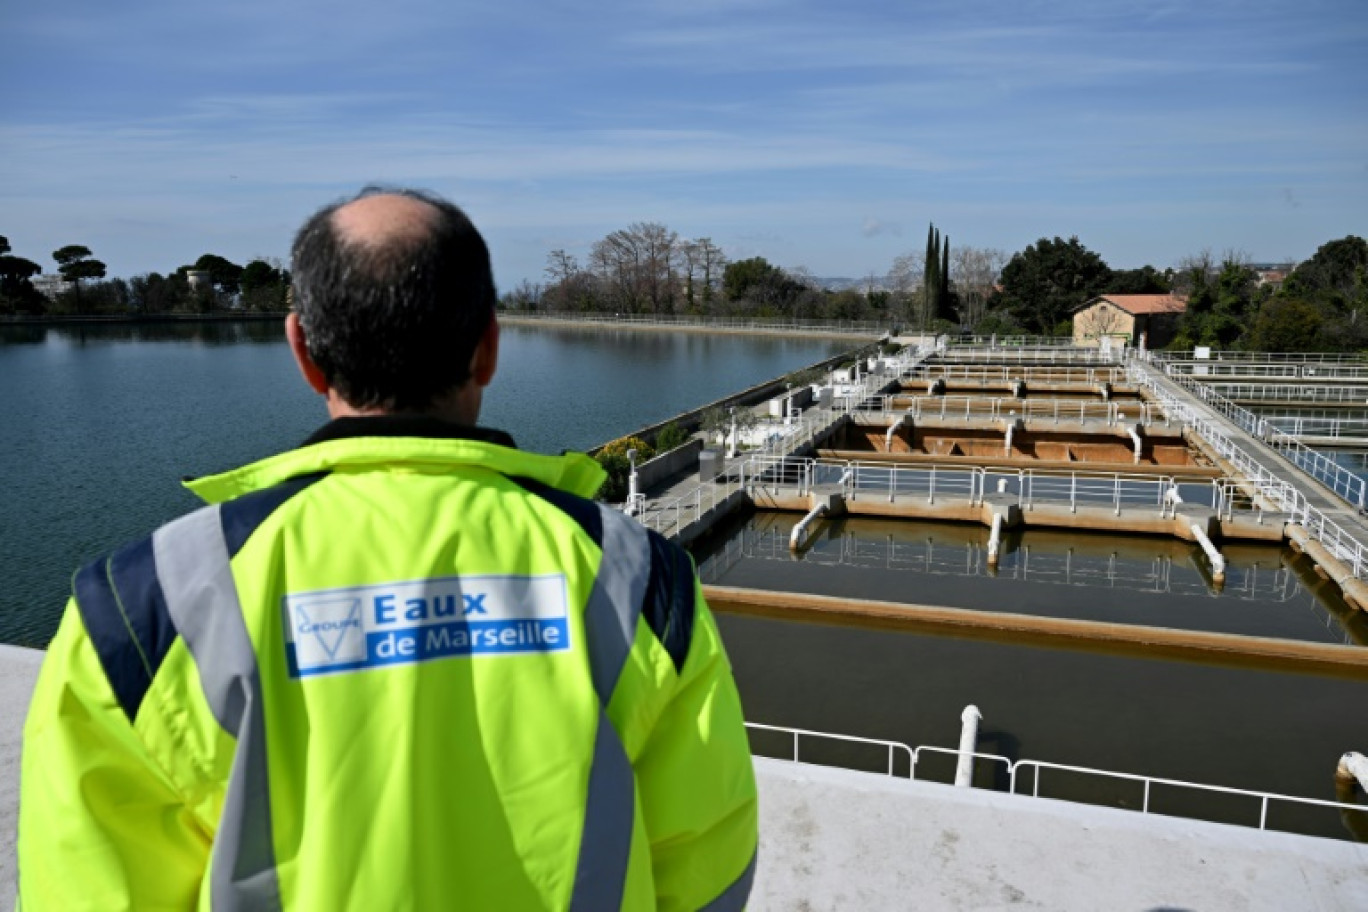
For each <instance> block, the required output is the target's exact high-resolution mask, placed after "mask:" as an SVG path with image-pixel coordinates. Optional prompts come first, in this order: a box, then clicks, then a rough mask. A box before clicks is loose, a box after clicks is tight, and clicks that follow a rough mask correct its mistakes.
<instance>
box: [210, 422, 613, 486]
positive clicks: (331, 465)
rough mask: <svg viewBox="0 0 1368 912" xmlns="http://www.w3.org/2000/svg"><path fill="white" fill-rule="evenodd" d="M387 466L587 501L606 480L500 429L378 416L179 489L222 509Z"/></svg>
mask: <svg viewBox="0 0 1368 912" xmlns="http://www.w3.org/2000/svg"><path fill="white" fill-rule="evenodd" d="M393 467H405V468H407V469H409V470H419V471H422V470H427V471H434V472H442V471H449V470H452V469H456V468H466V469H485V470H488V471H491V472H497V473H499V474H501V475H508V476H518V477H520V478H530V479H532V480H534V481H539V482H541V483H543V484H546V485H550V486H551V487H553V488H558V489H560V490H562V491H567V492H569V493H571V494H576V495H578V496H580V497H593V496H594V494H595V493H596V492H597V491H598V489H599V488H600V487H601V486H602V485H603V481H604V479H605V478H607V473H606V472H604V470H603V468H602V467H601V466H600V465H599V464H598V463H597V462H595V461H594V460H593V459H590V458H589V457H588V456H586V455H584V454H583V453H564V454H562V455H560V456H547V455H544V454H542V453H528V452H524V451H522V450H519V449H517V448H516V447H514V445H513V438H512V437H510V436H508V435H507V434H505V433H504V432H503V431H497V430H492V429H488V428H478V427H468V426H463V425H457V424H451V423H449V422H444V421H438V420H436V419H432V418H410V417H402V416H381V417H365V418H339V419H335V420H333V421H330V422H328V423H327V424H326V425H324V426H323V427H322V428H320V429H319V430H318V431H316V432H315V433H314V434H313V435H311V436H310V437H309V439H308V440H306V441H305V442H304V445H303V446H301V447H299V448H298V449H295V450H289V451H287V452H284V453H280V454H278V455H276V456H271V457H268V458H266V459H262V460H260V461H258V462H254V463H251V464H249V465H245V466H242V467H241V468H237V469H233V470H231V471H228V472H222V473H220V474H217V475H206V476H204V477H202V478H195V479H188V480H186V482H185V486H186V487H187V488H189V489H190V490H191V491H193V492H194V493H195V494H197V495H198V496H199V497H201V498H202V499H204V500H205V501H206V502H208V503H211V504H212V503H222V502H224V501H227V500H232V499H233V498H235V497H240V496H242V495H243V494H249V493H251V492H253V491H260V490H263V489H265V488H269V487H273V486H275V485H278V484H280V483H281V482H283V481H287V480H288V479H291V478H295V477H297V476H299V475H307V474H310V473H314V472H332V471H337V470H346V471H350V472H363V471H372V470H379V471H384V470H386V469H388V468H393Z"/></svg>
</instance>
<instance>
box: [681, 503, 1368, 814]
mask: <svg viewBox="0 0 1368 912" xmlns="http://www.w3.org/2000/svg"><path fill="white" fill-rule="evenodd" d="M800 519H801V516H800V515H799V514H796V513H769V512H756V513H752V514H751V515H749V516H746V517H743V518H740V519H737V520H734V521H733V522H731V523H729V524H728V525H727V526H726V527H724V528H720V529H718V530H717V532H716V533H715V534H714V535H713V536H711V537H709V538H706V539H703V540H701V541H700V542H699V543H698V545H697V546H696V547H695V549H694V550H695V553H696V555H697V556H698V557H699V561H700V575H701V577H702V578H703V581H704V583H706V584H715V585H721V586H733V587H746V588H756V589H764V590H770V591H780V592H800V593H809V594H815V595H837V596H841V597H843V598H861V599H875V600H881V601H889V602H901V603H908V604H925V605H944V606H952V607H962V608H969V609H975V610H991V611H1006V612H1014V613H1024V614H1033V615H1037V616H1043V617H1060V618H1076V619H1082V620H1104V621H1110V622H1115V623H1122V624H1130V625H1137V626H1146V625H1152V626H1155V627H1165V628H1169V629H1187V630H1197V631H1213V632H1229V633H1235V634H1239V635H1243V636H1260V637H1273V638H1284V639H1291V640H1297V641H1302V642H1309V643H1336V644H1342V643H1347V642H1349V643H1352V642H1355V641H1359V642H1362V640H1361V639H1358V638H1361V637H1363V636H1364V630H1363V614H1362V613H1361V612H1356V611H1352V610H1350V609H1349V608H1347V606H1345V605H1344V603H1343V601H1342V600H1341V599H1339V597H1338V595H1337V594H1336V593H1335V592H1334V587H1333V586H1326V585H1325V581H1324V580H1322V579H1321V578H1320V577H1319V576H1317V575H1316V573H1315V572H1314V569H1313V567H1312V565H1311V563H1310V561H1308V560H1307V559H1306V558H1305V557H1304V556H1302V555H1298V554H1295V553H1294V552H1293V551H1291V549H1288V548H1286V547H1285V546H1283V545H1277V544H1258V543H1242V544H1239V545H1233V546H1230V547H1228V548H1227V549H1226V556H1227V559H1228V561H1229V566H1228V568H1227V581H1226V584H1225V586H1224V587H1223V588H1220V589H1218V588H1217V587H1214V586H1213V585H1211V582H1210V578H1209V568H1208V567H1207V566H1206V565H1205V561H1204V558H1203V556H1202V555H1201V552H1200V549H1199V548H1197V547H1196V546H1195V545H1193V544H1192V543H1190V542H1183V541H1179V540H1176V539H1172V538H1168V537H1158V536H1119V535H1103V534H1097V533H1081V532H1069V533H1067V534H1066V533H1061V532H1057V531H1051V530H1031V529H1028V530H1026V531H1024V532H1018V533H1016V534H1015V535H1013V536H1012V537H1010V538H1009V540H1008V542H1007V547H1006V548H1005V550H1004V554H1003V556H1002V560H1001V562H1000V564H999V566H998V568H997V571H996V573H994V572H992V571H990V570H989V568H988V567H987V564H986V560H985V546H986V542H987V538H988V530H987V529H985V528H984V527H982V526H980V525H976V524H975V525H967V524H952V523H934V522H917V521H911V520H873V519H866V518H850V517H847V518H843V519H841V520H839V521H835V522H832V523H829V524H824V525H823V527H822V528H821V530H820V532H819V534H818V535H817V536H815V537H814V538H813V539H812V540H811V542H810V545H809V547H808V548H806V549H805V550H804V551H803V552H802V553H801V554H800V555H798V556H797V557H795V556H794V555H792V554H791V553H790V551H789V548H788V540H789V533H790V530H791V529H792V527H793V525H794V524H795V523H797V522H798V521H799V520H800ZM1346 621H1347V623H1348V627H1347V628H1346V626H1345V622H1346ZM718 623H719V626H720V627H721V629H722V632H723V636H724V637H725V639H726V643H727V649H728V651H729V653H730V655H731V657H732V662H733V665H734V668H735V671H736V676H737V683H738V686H739V688H740V690H741V696H742V700H743V703H744V706H745V711H746V716H747V718H748V719H750V720H754V721H758V722H764V723H766V724H769V725H776V726H784V727H790V728H799V729H807V730H813V731H821V732H832V733H837V734H842V735H853V736H858V737H863V738H874V739H883V740H891V741H897V742H901V743H904V744H907V745H909V746H911V747H913V748H915V747H917V746H919V745H931V746H938V747H953V746H954V745H955V744H956V743H957V739H958V737H959V731H960V710H961V709H963V707H964V706H965V705H966V704H969V703H973V704H975V705H977V706H978V707H979V709H980V710H981V711H982V712H983V717H984V721H983V723H982V726H981V727H980V731H979V742H978V750H979V751H980V752H982V753H988V754H997V755H1001V756H1005V757H1008V758H1009V759H1011V760H1013V761H1016V760H1021V759H1028V760H1035V761H1044V762H1047V763H1058V764H1065V765H1071V766H1082V767H1091V768H1095V769H1101V770H1112V771H1118V772H1123V773H1128V774H1134V775H1142V776H1151V777H1160V778H1168V779H1178V780H1185V781H1190V782H1199V783H1217V784H1220V785H1222V786H1225V787H1229V788H1242V789H1248V790H1253V791H1266V792H1275V793H1280V794H1288V795H1299V796H1306V797H1313V798H1321V799H1325V800H1334V799H1335V793H1334V788H1333V782H1332V773H1333V772H1334V769H1335V764H1336V762H1337V760H1338V758H1339V756H1340V755H1341V754H1342V753H1344V752H1345V751H1346V750H1357V749H1361V748H1362V746H1363V741H1362V738H1363V725H1362V707H1363V706H1364V705H1366V704H1368V681H1365V680H1362V679H1358V680H1354V679H1349V678H1343V677H1338V676H1335V675H1319V674H1308V673H1295V672H1289V671H1286V670H1282V669H1279V668H1277V667H1276V666H1275V665H1274V664H1273V663H1261V662H1259V661H1231V662H1195V661H1188V660H1182V659H1174V658H1169V657H1164V656H1162V655H1155V654H1145V653H1144V652H1143V651H1142V650H1127V649H1108V648H1081V647H1070V646H1067V645H1061V644H1060V643H1058V642H1055V643H1049V642H1043V641H1028V640H1025V639H1023V638H1019V637H1011V636H993V635H965V636H943V635H930V634H923V633H919V632H916V631H914V630H905V629H899V627H898V625H896V624H888V623H880V622H877V621H876V622H863V621H858V620H849V619H844V620H838V619H833V618H823V617H821V616H815V615H814V616H810V617H806V618H800V617H792V616H782V617H768V616H762V615H749V614H733V613H729V612H719V613H718ZM752 745H753V747H754V748H755V750H756V751H757V753H761V754H765V755H768V756H776V757H781V758H782V757H787V756H789V751H790V749H791V747H790V741H789V739H788V737H787V736H785V735H782V734H777V733H770V732H764V731H760V732H752ZM803 756H804V759H808V760H811V761H814V762H824V763H830V764H833V765H839V766H844V767H853V768H857V769H867V770H870V771H875V772H882V771H884V770H885V769H886V766H887V762H888V761H887V757H886V754H885V752H884V750H883V749H881V748H875V747H869V746H860V745H850V744H839V743H835V744H833V743H830V742H822V741H819V740H805V741H804V744H803ZM953 767H954V758H953V757H945V756H937V755H935V754H932V755H930V756H929V757H927V758H926V759H924V760H923V762H922V763H921V764H919V766H918V769H917V778H919V779H932V780H939V781H949V780H950V777H951V776H952V775H953ZM896 771H897V772H899V774H900V775H906V774H907V771H906V762H905V761H902V767H901V769H899V770H896ZM1042 775H1045V774H1042ZM999 780H1002V781H999ZM975 784H976V785H979V786H986V787H994V788H999V789H1004V790H1005V789H1006V788H1007V783H1006V781H1005V779H1004V777H1002V776H1001V774H1000V772H999V771H996V770H995V769H994V767H993V764H991V763H988V762H986V761H979V762H978V763H977V764H976V774H975ZM1042 785H1043V787H1042V794H1046V795H1049V796H1050V797H1061V798H1069V799H1073V800H1081V801H1089V802H1093V803H1100V804H1107V805H1112V806H1116V807H1129V808H1135V807H1138V806H1139V805H1140V803H1141V801H1142V797H1143V796H1142V790H1141V787H1140V786H1139V785H1138V784H1136V783H1133V782H1118V781H1115V780H1106V779H1101V778H1099V777H1094V776H1083V775H1076V774H1069V773H1062V772H1056V771H1050V772H1049V773H1048V778H1047V780H1046V781H1044V782H1043V783H1042ZM1150 808H1151V810H1152V811H1156V812H1158V813H1171V814H1180V815H1182V816H1196V817H1203V818H1206V819H1211V820H1217V821H1222V822H1228V823H1239V824H1243V825H1253V824H1254V823H1255V822H1256V821H1257V819H1258V812H1259V805H1258V802H1257V801H1256V800H1254V799H1251V798H1247V797H1238V796H1229V795H1221V794H1211V793H1201V792H1195V791H1193V790H1190V789H1181V788H1177V787H1158V786H1156V787H1155V788H1154V790H1153V792H1152V794H1151V796H1150ZM1269 814H1270V818H1269V819H1270V822H1271V823H1272V824H1274V825H1276V827H1277V828H1279V829H1286V830H1290V831H1294V832H1303V833H1308V834H1314V835H1320V836H1328V837H1332V838H1342V839H1345V838H1349V834H1348V831H1347V830H1346V828H1345V827H1344V825H1343V824H1342V822H1341V820H1340V818H1339V814H1338V812H1337V811H1334V810H1333V809H1327V808H1313V807H1306V806H1300V805H1294V804H1286V803H1284V804H1278V803H1276V802H1275V803H1273V804H1272V805H1271V807H1270V811H1269Z"/></svg>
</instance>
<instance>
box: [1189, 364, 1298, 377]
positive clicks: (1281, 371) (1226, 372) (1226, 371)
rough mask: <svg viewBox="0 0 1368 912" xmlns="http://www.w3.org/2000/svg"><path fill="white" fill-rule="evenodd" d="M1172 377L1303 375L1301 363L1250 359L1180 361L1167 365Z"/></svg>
mask: <svg viewBox="0 0 1368 912" xmlns="http://www.w3.org/2000/svg"><path fill="white" fill-rule="evenodd" d="M1165 370H1166V371H1167V372H1168V375H1169V376H1170V377H1179V376H1186V377H1193V376H1195V377H1287V378H1289V379H1290V378H1296V377H1300V376H1301V372H1302V366H1301V365H1300V364H1256V363H1253V362H1248V361H1228V362H1226V361H1217V362H1215V363H1210V362H1207V361H1178V362H1175V363H1172V364H1169V365H1167V366H1166V367H1165Z"/></svg>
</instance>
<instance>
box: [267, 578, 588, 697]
mask: <svg viewBox="0 0 1368 912" xmlns="http://www.w3.org/2000/svg"><path fill="white" fill-rule="evenodd" d="M566 606H567V595H566V584H565V576H564V575H563V574H553V575H548V576H447V577H441V578H439V579H427V580H411V581H408V582H402V583H380V584H377V585H372V586H355V587H351V588H347V589H324V590H318V591H315V592H293V593H290V594H289V595H287V596H285V598H284V600H283V606H282V607H283V609H284V624H285V651H286V659H287V660H288V662H289V668H290V676H291V677H295V678H299V677H304V676H307V675H316V674H331V673H334V672H341V671H356V670H359V669H363V668H376V667H380V666H383V665H403V664H408V663H412V662H426V661H428V660H430V659H442V658H448V657H451V656H475V655H485V654H492V655H503V654H510V653H527V652H562V651H564V650H567V649H569V648H570V627H569V621H568V618H567V607H566Z"/></svg>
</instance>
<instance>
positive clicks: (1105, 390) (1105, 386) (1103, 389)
mask: <svg viewBox="0 0 1368 912" xmlns="http://www.w3.org/2000/svg"><path fill="white" fill-rule="evenodd" d="M1097 391H1098V392H1099V393H1101V394H1102V401H1103V402H1110V401H1111V384H1110V383H1099V384H1097Z"/></svg>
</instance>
